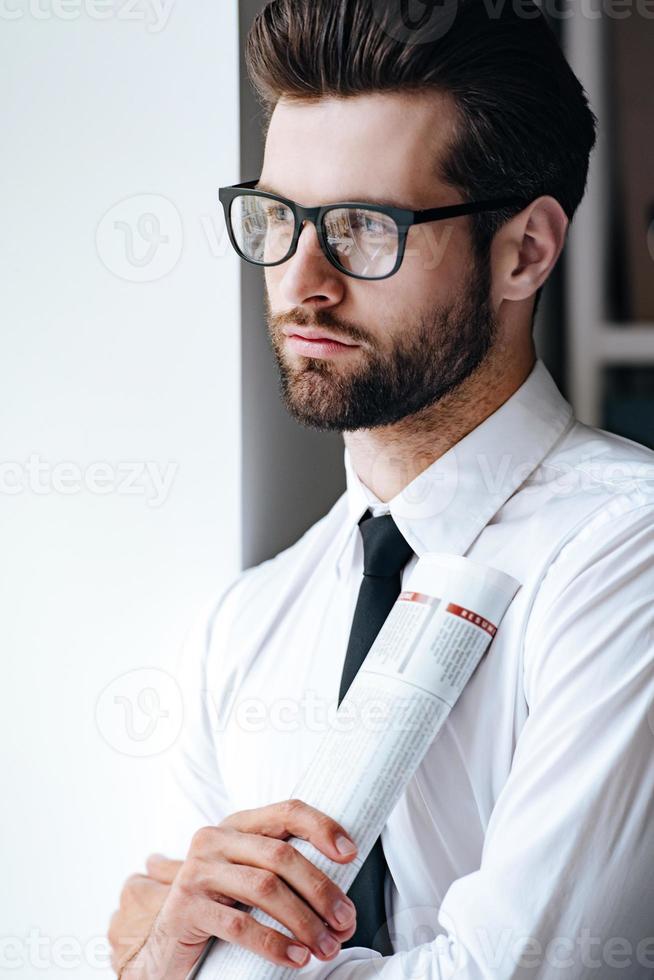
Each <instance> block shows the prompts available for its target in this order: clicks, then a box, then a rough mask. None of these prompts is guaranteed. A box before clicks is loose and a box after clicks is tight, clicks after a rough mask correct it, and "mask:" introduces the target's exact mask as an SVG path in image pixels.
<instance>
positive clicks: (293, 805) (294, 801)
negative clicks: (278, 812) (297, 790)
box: [282, 796, 305, 817]
mask: <svg viewBox="0 0 654 980" xmlns="http://www.w3.org/2000/svg"><path fill="white" fill-rule="evenodd" d="M282 806H283V807H284V810H285V812H286V814H287V815H288V816H289V817H296V816H297V815H298V814H300V813H302V812H303V811H304V809H305V804H304V803H303V802H302V800H298V798H297V797H295V796H294V797H292V798H291V799H290V800H284V803H283V804H282Z"/></svg>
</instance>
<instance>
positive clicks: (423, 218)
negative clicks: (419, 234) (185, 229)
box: [218, 177, 530, 282]
mask: <svg viewBox="0 0 654 980" xmlns="http://www.w3.org/2000/svg"><path fill="white" fill-rule="evenodd" d="M260 179H261V178H260V177H257V178H256V179H255V180H247V181H244V182H243V183H240V184H231V185H230V186H228V187H220V188H219V190H218V197H219V199H220V203H221V204H222V206H223V209H224V212H225V224H226V225H227V234H228V235H229V240H230V242H231V243H232V246H233V248H234V251H235V252H236V253H237V255H239V256H240V257H241V258H242V259H243V260H244V261H245V262H249V263H250V265H255V266H258V267H259V268H261V269H264V268H265V269H270V268H273V267H274V266H278V265H283V264H284V262H288V260H289V259H291V258H293V256H294V255H295V253H296V252H297V246H298V242H299V240H300V235H301V234H302V231H303V228H304V224H305V222H306V221H311V222H312V223H313V224H314V225H315V228H316V232H317V235H318V241H319V243H320V248H321V250H322V253H323V255H324V256H325V258H326V259H327V261H328V262H329V263H330V264H331V265H333V266H334V268H335V269H338V271H339V272H342V273H343V274H344V275H346V276H350V277H351V278H352V279H360V280H363V281H364V282H379V281H380V280H381V279H389V278H390V277H391V276H394V275H395V273H396V272H397V271H398V270H399V268H400V266H401V265H402V261H403V259H404V254H405V250H406V240H407V236H408V234H409V229H410V228H412V227H413V226H414V225H421V224H425V223H426V222H428V221H441V220H443V219H445V218H456V217H459V215H464V214H478V213H480V212H482V211H499V210H500V209H501V208H504V207H511V206H512V205H517V204H522V205H524V206H526V205H527V204H529V203H530V199H527V198H522V197H515V196H514V197H505V198H497V199H493V200H485V201H466V202H464V203H462V204H446V205H444V206H441V207H438V208H428V209H427V210H422V211H412V210H410V209H407V208H396V207H393V206H391V205H389V204H373V203H370V202H369V201H365V202H363V201H340V202H337V203H335V204H322V205H317V206H315V207H307V208H305V207H302V206H301V205H300V204H297V203H296V202H295V201H292V200H291V199H290V198H287V197H282V196H281V195H280V194H272V193H270V192H269V191H262V190H258V189H257V188H256V185H257V184H258V183H259V180H260ZM246 192H249V194H248V196H249V195H252V196H254V197H264V198H268V199H269V200H272V201H279V202H281V203H282V204H285V205H286V206H287V207H288V208H289V209H290V210H291V212H292V213H293V217H294V219H295V228H294V230H293V239H292V241H291V245H290V248H289V251H288V253H287V254H286V256H285V257H284V258H283V259H279V260H278V261H277V262H257V261H256V260H255V259H251V258H249V257H248V256H247V255H244V254H243V252H242V251H241V249H240V248H239V246H238V243H237V241H236V237H235V235H234V232H233V229H232V219H231V208H232V203H233V202H234V201H235V200H236V198H238V197H244V196H246ZM338 208H359V209H360V210H365V211H378V212H381V213H382V214H385V215H388V216H389V217H390V218H392V219H393V221H394V222H395V224H396V226H397V229H398V244H397V257H396V260H395V265H394V267H393V269H391V271H390V272H387V273H385V275H383V276H360V275H358V274H357V273H356V272H350V271H349V270H348V269H345V268H344V267H343V266H342V265H340V263H339V262H338V260H337V259H336V258H334V256H333V255H332V254H331V253H330V250H329V247H328V246H327V245H326V244H325V237H324V233H323V220H324V218H325V215H326V214H327V212H329V211H332V210H336V209H338Z"/></svg>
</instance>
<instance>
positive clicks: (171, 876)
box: [145, 854, 184, 885]
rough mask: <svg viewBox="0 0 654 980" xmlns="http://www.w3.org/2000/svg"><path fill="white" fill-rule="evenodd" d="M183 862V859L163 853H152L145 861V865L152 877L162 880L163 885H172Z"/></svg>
mask: <svg viewBox="0 0 654 980" xmlns="http://www.w3.org/2000/svg"><path fill="white" fill-rule="evenodd" d="M183 863H184V862H183V861H175V860H174V859H173V858H168V857H165V855H163V854H150V856H149V857H148V858H147V860H146V862H145V867H146V869H147V872H148V875H149V877H150V878H154V880H155V881H159V882H161V884H162V885H171V884H172V883H173V881H174V880H175V875H176V874H177V872H178V871H179V869H180V868H181V866H182V864H183Z"/></svg>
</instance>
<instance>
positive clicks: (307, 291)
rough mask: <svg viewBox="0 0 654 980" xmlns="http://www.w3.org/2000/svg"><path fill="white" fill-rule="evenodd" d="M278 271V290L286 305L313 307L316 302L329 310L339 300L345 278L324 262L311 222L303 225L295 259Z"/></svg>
mask: <svg viewBox="0 0 654 980" xmlns="http://www.w3.org/2000/svg"><path fill="white" fill-rule="evenodd" d="M280 269H282V270H283V273H282V278H281V281H280V289H281V292H282V294H283V297H284V300H285V301H286V302H287V303H289V304H290V305H293V306H300V305H301V304H302V303H306V302H312V303H313V304H314V305H315V303H316V301H319V302H320V305H322V306H330V305H333V304H336V303H338V302H340V301H341V299H342V298H343V293H344V291H345V282H344V280H345V276H343V275H341V274H340V273H339V271H338V269H335V268H334V266H333V265H332V264H331V262H329V260H328V259H327V256H326V255H325V254H324V252H323V250H322V248H321V247H320V240H319V238H318V232H317V230H316V226H315V225H314V223H313V222H312V221H305V222H304V223H303V226H302V230H301V232H300V237H299V240H298V243H297V250H296V252H295V255H293V256H291V258H290V259H288V261H287V262H285V263H284V264H283V265H282V266H280Z"/></svg>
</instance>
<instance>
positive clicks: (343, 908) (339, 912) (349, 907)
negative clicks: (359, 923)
mask: <svg viewBox="0 0 654 980" xmlns="http://www.w3.org/2000/svg"><path fill="white" fill-rule="evenodd" d="M355 912H356V909H355V907H354V905H353V904H352V902H350V901H349V899H348V900H347V901H343V899H342V898H339V899H338V901H336V902H334V918H335V919H336V921H337V922H338V924H339V925H345V923H346V922H349V921H350V920H351V918H352V916H353V915H354V913H355Z"/></svg>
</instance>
